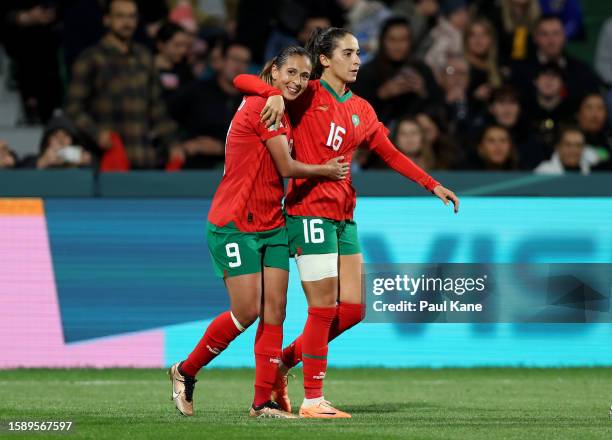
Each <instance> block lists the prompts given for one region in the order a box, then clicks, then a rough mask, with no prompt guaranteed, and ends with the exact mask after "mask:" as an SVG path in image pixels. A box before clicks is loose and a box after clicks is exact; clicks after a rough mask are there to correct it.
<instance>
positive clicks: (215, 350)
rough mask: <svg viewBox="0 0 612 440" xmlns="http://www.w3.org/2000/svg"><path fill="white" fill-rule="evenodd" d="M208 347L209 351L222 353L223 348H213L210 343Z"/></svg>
mask: <svg viewBox="0 0 612 440" xmlns="http://www.w3.org/2000/svg"><path fill="white" fill-rule="evenodd" d="M206 348H208V351H210V352H211V353H212V354H219V353H221V350H219V349H218V348H213V347H211V346H210V345H207V346H206Z"/></svg>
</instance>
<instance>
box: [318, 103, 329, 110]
mask: <svg viewBox="0 0 612 440" xmlns="http://www.w3.org/2000/svg"><path fill="white" fill-rule="evenodd" d="M317 110H321V111H322V112H326V111H327V110H329V106H328V105H320V106H318V107H317Z"/></svg>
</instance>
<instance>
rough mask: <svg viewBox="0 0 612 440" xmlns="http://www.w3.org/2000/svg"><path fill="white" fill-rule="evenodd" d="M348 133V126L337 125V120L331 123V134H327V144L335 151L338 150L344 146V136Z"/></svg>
mask: <svg viewBox="0 0 612 440" xmlns="http://www.w3.org/2000/svg"><path fill="white" fill-rule="evenodd" d="M345 134H346V128H344V127H341V126H339V125H336V123H335V122H331V123H330V124H329V135H327V142H326V143H325V145H327V146H328V147H332V148H333V149H334V151H338V150H339V149H340V147H341V146H342V141H343V140H344V139H343V138H342V136H344V135H345Z"/></svg>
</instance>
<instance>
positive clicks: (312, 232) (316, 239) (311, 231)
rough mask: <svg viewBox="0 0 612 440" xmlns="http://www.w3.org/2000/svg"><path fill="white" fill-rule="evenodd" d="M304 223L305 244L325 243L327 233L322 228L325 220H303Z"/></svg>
mask: <svg viewBox="0 0 612 440" xmlns="http://www.w3.org/2000/svg"><path fill="white" fill-rule="evenodd" d="M302 222H303V223H304V243H306V244H309V243H314V244H317V243H323V242H324V241H325V231H324V230H323V228H322V227H321V226H322V225H323V220H321V219H320V218H313V219H307V218H305V219H302Z"/></svg>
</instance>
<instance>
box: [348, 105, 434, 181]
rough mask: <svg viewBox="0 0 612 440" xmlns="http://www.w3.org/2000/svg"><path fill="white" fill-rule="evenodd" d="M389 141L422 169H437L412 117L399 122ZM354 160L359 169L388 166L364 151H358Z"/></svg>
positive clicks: (418, 126)
mask: <svg viewBox="0 0 612 440" xmlns="http://www.w3.org/2000/svg"><path fill="white" fill-rule="evenodd" d="M391 141H392V142H393V144H394V145H395V146H396V147H397V149H398V150H399V151H401V152H402V153H403V154H404V156H406V157H408V158H410V159H411V160H412V161H413V162H414V163H415V164H417V165H418V166H419V167H421V168H422V169H424V170H432V169H436V168H437V166H436V157H435V154H434V152H433V149H432V147H431V144H430V143H429V141H428V140H427V137H426V136H425V130H423V128H422V127H421V126H420V125H419V124H418V123H417V121H416V120H415V118H414V117H412V116H405V117H403V118H401V119H400V120H399V122H398V123H397V126H396V128H395V129H394V130H393V134H392V136H391ZM363 158H365V160H364V159H363ZM355 160H358V161H359V162H360V165H361V168H367V169H389V166H388V165H387V164H386V163H385V162H384V161H383V160H381V159H380V158H379V157H378V155H374V154H367V151H365V150H358V153H357V157H356V158H355Z"/></svg>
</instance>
